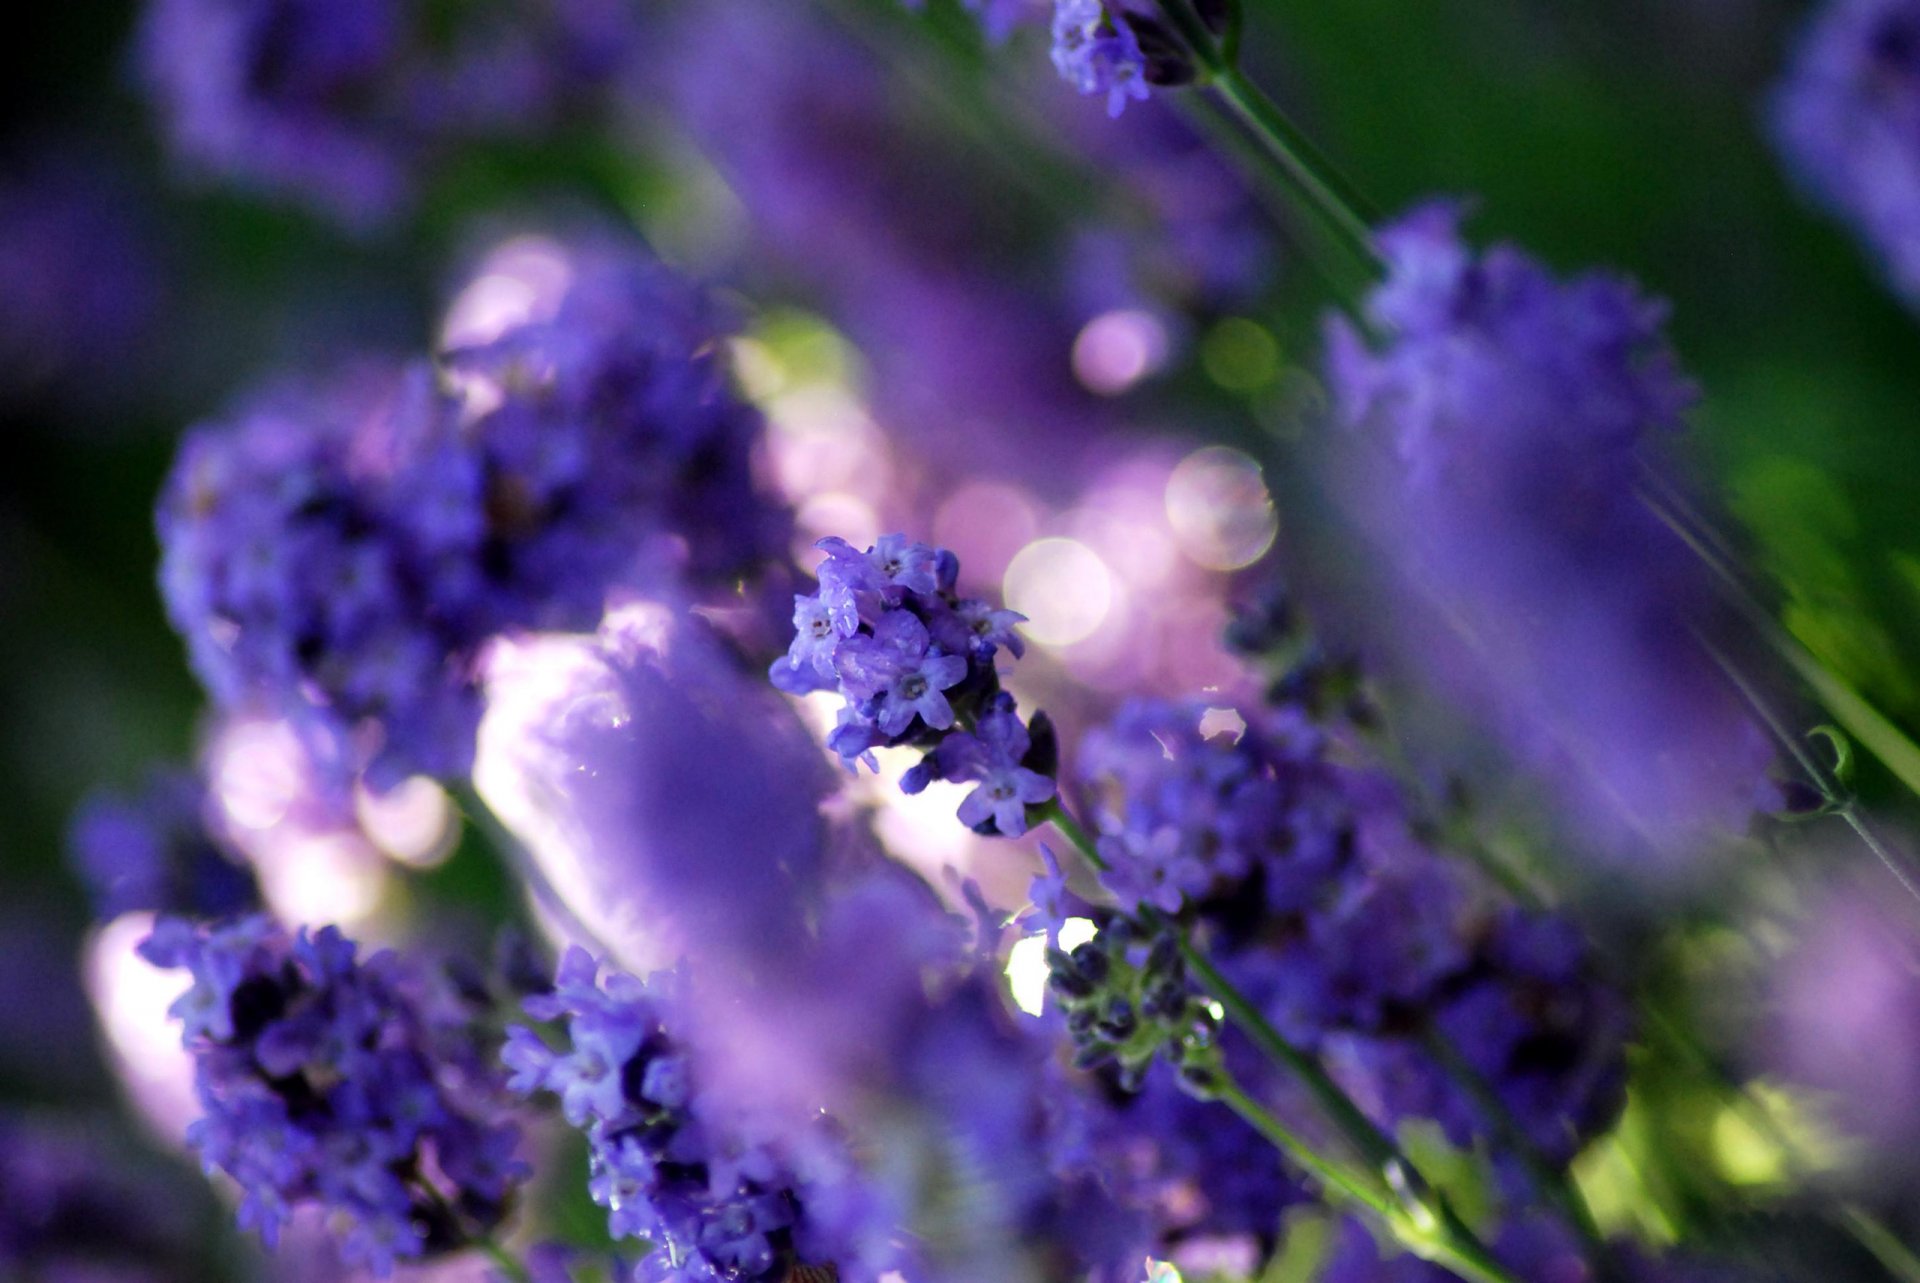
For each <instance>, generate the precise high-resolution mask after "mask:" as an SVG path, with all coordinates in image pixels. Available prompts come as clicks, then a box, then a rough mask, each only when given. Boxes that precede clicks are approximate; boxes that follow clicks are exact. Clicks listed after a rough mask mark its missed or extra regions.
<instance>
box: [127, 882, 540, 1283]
mask: <svg viewBox="0 0 1920 1283" xmlns="http://www.w3.org/2000/svg"><path fill="white" fill-rule="evenodd" d="M141 953H142V954H143V955H144V956H145V957H146V958H147V959H148V960H149V961H150V962H153V963H154V964H155V965H157V966H161V967H178V968H184V969H185V970H187V971H188V972H189V973H190V974H191V975H192V978H193V984H192V987H191V988H189V989H188V990H187V992H186V993H185V994H184V995H183V996H182V997H181V998H180V999H179V1001H177V1002H176V1003H175V1004H174V1005H173V1008H172V1011H171V1014H172V1015H173V1016H174V1017H175V1018H177V1019H178V1020H179V1021H180V1022H181V1026H182V1041H183V1043H184V1044H185V1046H186V1048H187V1049H188V1050H189V1051H190V1052H192V1053H193V1059H194V1085H195V1089H196V1092H197V1094H198V1097H199V1101H200V1105H201V1108H202V1109H203V1110H204V1111H205V1115H204V1117H202V1118H201V1119H200V1121H198V1122H196V1123H195V1124H193V1126H192V1127H191V1128H190V1129H189V1131H188V1134H187V1138H188V1141H189V1143H191V1144H192V1146H193V1147H194V1148H195V1149H196V1150H198V1151H199V1153H200V1156H201V1159H202V1160H203V1161H204V1162H205V1164H206V1166H207V1169H208V1170H209V1171H210V1172H211V1171H215V1170H218V1171H221V1172H224V1173H225V1174H226V1175H227V1176H228V1177H230V1178H231V1179H232V1180H233V1181H234V1182H235V1184H237V1185H238V1186H239V1189H240V1193H241V1195H242V1201H241V1204H240V1223H241V1225H242V1226H243V1227H251V1228H253V1229H254V1230H256V1231H257V1232H258V1233H259V1234H260V1236H261V1238H262V1239H264V1240H265V1241H266V1242H267V1244H268V1245H269V1246H272V1245H273V1244H275V1243H276V1242H277V1241H278V1239H279V1236H280V1232H281V1230H282V1228H283V1227H284V1226H285V1225H286V1224H287V1223H288V1222H289V1220H290V1219H291V1218H292V1217H293V1215H294V1213H295V1211H296V1209H298V1208H300V1207H302V1206H308V1205H312V1206H317V1207H319V1208H321V1209H322V1210H324V1211H325V1212H326V1213H327V1214H328V1215H329V1216H330V1217H332V1218H333V1219H334V1220H335V1221H336V1222H338V1223H340V1224H342V1225H343V1226H344V1227H345V1228H344V1233H343V1234H342V1236H341V1239H340V1243H341V1253H342V1256H343V1257H344V1258H345V1259H346V1260H347V1261H348V1262H349V1263H350V1264H357V1265H362V1266H365V1267H366V1268H367V1269H369V1270H370V1271H372V1272H373V1273H375V1274H382V1275H384V1274H386V1273H387V1272H389V1271H390V1270H391V1269H392V1268H393V1266H394V1265H395V1264H396V1263H397V1262H401V1261H411V1260H418V1259H421V1258H424V1257H429V1256H433V1255H436V1254H439V1253H443V1252H448V1251H453V1250H457V1249H460V1248H463V1247H467V1246H471V1245H472V1244H473V1243H475V1242H478V1241H482V1240H483V1239H485V1238H486V1237H487V1236H488V1235H489V1234H490V1233H491V1232H492V1231H493V1229H494V1228H495V1227H496V1226H498V1225H499V1224H500V1222H501V1221H502V1220H503V1219H504V1218H505V1217H506V1214H507V1212H508V1210H509V1206H510V1204H511V1201H512V1196H513V1192H514V1190H515V1188H516V1187H517V1186H518V1184H519V1183H520V1182H521V1181H522V1180H523V1179H524V1178H525V1176H526V1174H527V1173H526V1170H525V1168H524V1167H523V1165H522V1164H521V1163H520V1162H519V1161H518V1160H517V1159H516V1157H515V1150H516V1147H517V1145H518V1139H519V1136H518V1131H517V1129H516V1128H515V1127H514V1126H513V1125H512V1124H511V1123H510V1122H507V1121H504V1120H503V1116H502V1114H501V1112H500V1105H499V1103H498V1102H499V1101H500V1100H501V1099H502V1097H501V1092H500V1084H499V1083H498V1082H497V1075H496V1071H495V1070H494V1069H493V1067H492V1063H491V1058H490V1056H489V1055H488V1054H487V1048H486V1043H485V1039H484V1037H483V1036H482V1035H481V1034H480V1033H479V1031H478V1028H477V1016H478V1014H479V1013H477V1012H474V1011H471V1010H468V1009H466V1008H465V1007H464V1006H463V1004H462V1003H461V1002H460V1001H459V1000H457V999H454V998H452V997H450V996H448V995H441V994H436V993H435V992H434V991H433V990H432V989H431V988H430V987H429V986H428V983H427V978H426V977H424V976H422V975H419V974H416V973H415V972H413V971H412V970H411V969H409V968H408V967H407V966H406V965H405V964H404V963H403V962H402V960H401V959H400V958H399V956H398V955H396V954H393V953H390V952H382V953H376V954H373V955H372V956H370V957H366V958H362V957H360V956H359V953H358V950H357V948H356V946H355V945H354V944H353V942H352V941H350V940H348V939H347V938H346V937H344V936H342V935H341V934H340V932H339V931H337V930H335V929H334V928H331V927H329V928H325V929H323V930H321V931H318V932H312V933H309V932H307V931H301V932H300V933H299V934H298V935H295V936H289V935H288V933H287V932H286V931H285V929H283V928H281V927H280V926H278V925H277V924H275V923H273V922H272V921H271V920H269V919H267V918H262V917H249V918H241V919H237V920H235V921H232V922H229V923H226V924H223V925H218V926H211V927H209V926H198V925H195V924H193V923H191V922H188V921H186V920H185V919H181V918H163V919H161V920H160V922H159V923H158V924H157V925H156V926H155V928H154V931H153V934H152V935H151V936H150V937H149V938H148V939H147V941H146V942H145V943H144V944H143V945H142V946H141Z"/></svg>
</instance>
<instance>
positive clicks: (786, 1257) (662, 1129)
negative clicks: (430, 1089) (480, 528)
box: [503, 948, 893, 1283]
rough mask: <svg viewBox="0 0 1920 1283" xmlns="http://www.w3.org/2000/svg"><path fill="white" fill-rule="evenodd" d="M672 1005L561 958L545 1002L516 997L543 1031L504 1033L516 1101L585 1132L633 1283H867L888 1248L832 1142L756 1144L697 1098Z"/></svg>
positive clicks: (729, 1117)
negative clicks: (637, 1253)
mask: <svg viewBox="0 0 1920 1283" xmlns="http://www.w3.org/2000/svg"><path fill="white" fill-rule="evenodd" d="M683 997H684V991H683V989H682V987H681V982H680V980H679V978H678V977H676V976H674V975H671V974H659V975H655V976H653V977H651V978H650V979H648V980H646V981H641V980H639V979H637V978H635V977H633V976H631V975H628V974H626V973H624V972H621V971H617V970H611V969H608V970H606V971H604V972H603V971H602V968H601V967H600V965H599V964H598V963H597V962H596V961H595V960H594V958H593V957H592V956H591V955H589V954H588V953H587V952H586V951H585V950H582V949H579V948H574V949H570V950H569V951H568V952H567V954H566V956H565V957H564V958H563V959H562V960H561V962H560V967H559V971H558V973H557V975H556V976H555V980H554V987H553V992H552V993H551V994H549V995H545V996H540V997H535V998H530V999H528V1000H527V1004H526V1009H527V1014H528V1015H530V1016H532V1017H534V1018H535V1019H536V1020H539V1021H542V1022H549V1025H550V1027H549V1028H548V1030H547V1031H546V1032H545V1033H544V1034H543V1033H540V1032H536V1031H535V1030H534V1029H532V1028H529V1027H527V1026H518V1027H515V1028H514V1029H512V1030H511V1031H509V1035H508V1043H507V1047H506V1051H505V1052H504V1054H503V1058H504V1060H505V1061H506V1063H507V1065H508V1067H509V1068H510V1069H512V1070H513V1080H512V1086H513V1089H514V1090H515V1091H518V1092H520V1093H522V1094H525V1095H533V1094H536V1093H541V1092H546V1093H550V1094H552V1095H555V1096H558V1097H559V1098H560V1102H561V1108H562V1110H563V1112H564V1113H565V1114H566V1117H567V1121H568V1122H570V1123H572V1124H573V1125H574V1126H575V1127H577V1128H579V1129H581V1130H582V1131H584V1132H585V1133H586V1136H587V1139H588V1142H589V1144H590V1146H591V1149H590V1163H591V1179H590V1181H589V1185H588V1189H589V1191H590V1192H591V1194H592V1196H593V1199H594V1201H595V1202H596V1203H598V1204H600V1205H601V1206H602V1207H604V1208H606V1209H607V1212H608V1228H609V1229H610V1231H611V1232H612V1234H613V1236H614V1237H615V1238H644V1239H647V1240H650V1241H651V1243H652V1244H653V1251H652V1252H651V1253H650V1254H649V1256H648V1257H647V1258H645V1259H644V1260H643V1261H642V1263H641V1265H640V1267H639V1268H638V1269H637V1270H636V1271H635V1273H634V1274H633V1276H632V1277H633V1278H634V1279H635V1280H653V1279H660V1280H668V1279H672V1280H679V1279H707V1280H730V1281H734V1283H778V1281H780V1280H786V1279H791V1278H796V1277H814V1276H815V1275H817V1274H819V1273H821V1272H825V1273H827V1275H828V1276H829V1277H838V1278H839V1279H842V1280H845V1281H846V1283H874V1281H875V1280H876V1279H877V1277H878V1275H879V1274H880V1273H881V1272H882V1271H884V1270H885V1269H887V1268H890V1267H891V1265H892V1264H893V1262H892V1261H891V1260H890V1259H889V1258H888V1257H887V1256H885V1255H881V1256H879V1257H878V1258H877V1259H876V1256H875V1254H876V1253H885V1251H886V1238H885V1235H884V1234H876V1233H875V1232H874V1230H873V1228H872V1227H871V1226H870V1225H867V1224H864V1223H863V1222H862V1217H861V1214H860V1212H859V1210H858V1209H860V1208H861V1207H862V1206H863V1202H862V1200H861V1199H860V1198H859V1197H858V1195H857V1192H856V1191H855V1189H854V1188H853V1186H854V1185H855V1184H857V1177H856V1175H855V1173H854V1172H853V1171H852V1170H851V1168H850V1167H849V1166H848V1165H847V1164H846V1161H845V1156H844V1154H843V1153H842V1152H841V1151H840V1149H839V1147H838V1145H837V1144H836V1143H835V1142H834V1141H833V1140H832V1138H830V1137H829V1136H827V1135H826V1134H825V1133H824V1132H821V1133H820V1134H818V1135H813V1134H809V1135H802V1136H798V1137H781V1138H779V1139H773V1138H771V1137H768V1138H761V1137H760V1136H758V1135H756V1130H757V1129H755V1128H754V1127H753V1126H752V1124H751V1122H750V1120H749V1119H748V1118H747V1117H746V1116H745V1115H744V1114H743V1113H742V1112H741V1111H739V1110H737V1109H735V1108H733V1107H731V1105H730V1102H729V1101H728V1100H727V1099H725V1098H723V1097H721V1096H720V1095H718V1094H716V1093H714V1092H712V1091H710V1090H709V1089H707V1087H706V1086H705V1085H704V1084H702V1083H701V1082H700V1080H699V1075H698V1073H697V1066H696V1064H695V1063H694V1058H693V1057H694V1053H693V1052H692V1050H690V1049H689V1048H688V1047H687V1046H685V1045H683V1044H682V1043H681V1042H680V1041H679V1039H678V1038H677V1037H676V1033H675V1024H676V1020H677V1018H678V1017H680V1016H681V1015H683V1014H685V1013H684V1012H683V1010H682V1002H683ZM821 1180H825V1181H831V1182H832V1183H833V1185H834V1186H835V1187H834V1188H827V1187H820V1188H817V1189H816V1182H817V1181H821ZM649 1262H650V1263H649Z"/></svg>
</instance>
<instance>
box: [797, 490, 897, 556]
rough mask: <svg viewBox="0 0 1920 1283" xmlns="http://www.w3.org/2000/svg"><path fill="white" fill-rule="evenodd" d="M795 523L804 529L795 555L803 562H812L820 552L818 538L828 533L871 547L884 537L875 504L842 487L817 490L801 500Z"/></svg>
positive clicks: (861, 545)
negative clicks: (819, 492) (821, 491)
mask: <svg viewBox="0 0 1920 1283" xmlns="http://www.w3.org/2000/svg"><path fill="white" fill-rule="evenodd" d="M794 524H795V525H796V526H798V527H799V531H800V534H799V537H798V538H797V539H796V540H795V543H796V544H797V545H798V546H797V547H796V548H795V549H794V557H795V559H796V560H798V561H799V562H800V563H801V564H802V565H810V564H811V562H812V559H813V558H817V557H818V556H819V555H820V554H819V553H818V552H817V551H815V550H814V546H813V545H814V541H815V540H818V539H822V538H825V537H826V536H828V535H839V536H840V537H841V538H842V539H845V540H846V541H847V542H848V543H850V544H852V545H853V546H854V547H856V548H866V547H870V546H871V545H872V544H873V542H874V541H875V540H876V539H878V538H879V537H880V515H879V514H878V513H876V512H875V511H874V510H873V505H872V504H870V503H868V502H867V501H866V500H865V499H862V498H860V497H859V496H858V495H851V494H845V493H843V492H840V491H833V492H830V493H828V494H817V495H814V496H813V497H812V498H811V499H808V500H807V501H806V502H805V503H803V504H801V505H800V510H799V511H798V512H797V513H795V514H794Z"/></svg>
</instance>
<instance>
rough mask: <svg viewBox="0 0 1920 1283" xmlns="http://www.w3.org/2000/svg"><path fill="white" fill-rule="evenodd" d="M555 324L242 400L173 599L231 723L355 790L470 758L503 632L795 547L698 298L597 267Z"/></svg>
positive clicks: (632, 258)
mask: <svg viewBox="0 0 1920 1283" xmlns="http://www.w3.org/2000/svg"><path fill="white" fill-rule="evenodd" d="M571 268H572V272H571V275H570V276H569V278H568V279H569V280H570V281H571V284H570V286H569V287H568V288H567V290H566V291H565V292H564V293H562V294H561V295H560V296H559V297H558V298H555V299H552V300H549V306H548V308H547V310H545V311H544V312H542V313H539V314H536V315H533V316H530V317H527V318H525V319H524V320H523V322H522V323H521V324H519V325H517V326H514V327H512V328H510V329H509V330H507V331H505V332H497V333H494V334H491V335H489V336H487V340H486V341H484V342H480V341H476V342H473V343H471V344H468V345H465V346H460V347H457V348H455V349H454V350H452V351H450V352H448V353H446V354H445V356H444V358H443V360H444V370H443V374H444V377H445V380H446V382H447V383H448V384H449V385H450V386H451V388H452V389H453V391H454V394H452V395H450V394H448V393H447V392H444V391H442V390H441V388H439V387H438V386H436V380H435V375H434V372H433V371H432V370H430V369H429V368H427V367H425V366H424V365H411V366H404V367H395V366H391V365H366V366H360V367H354V368H349V369H347V370H345V371H343V372H342V373H341V374H339V375H336V376H335V377H333V378H332V379H331V380H328V381H323V382H320V383H317V384H309V385H299V384H288V385H283V386H280V387H277V388H275V389H272V390H270V391H268V392H267V393H265V394H263V395H260V396H258V397H256V398H254V399H253V400H251V401H248V402H244V403H243V404H242V406H241V407H240V408H239V409H238V410H237V411H236V412H235V413H234V414H233V415H232V416H230V417H229V418H228V419H227V420H226V421H225V422H222V423H218V424H215V425H210V426H206V427H202V428H199V429H197V430H195V431H194V432H193V433H192V434H191V435H190V436H189V438H188V440H187V442H186V444H185V445H184V446H183V447H182V450H181V454H180V458H179V460H178V462H177V463H176V465H175V468H174V473H173V476H172V478H171V479H170V482H169V484H168V488H167V492H166V494H165V496H164V497H163V499H162V503H161V508H160V517H159V522H160V533H161V542H162V545H163V549H164V559H163V563H162V567H161V577H162V587H163V589H164V591H165V595H166V598H167V605H168V610H169V614H170V615H171V617H172V619H173V622H174V625H175V627H176V628H178V629H179V631H180V632H181V633H182V634H183V635H184V636H185V637H186V638H187V640H188V644H189V647H190V650H191V652H192V656H193V659H194V664H195V667H196V669H198V671H199V673H200V675H201V677H202V679H203V680H204V681H205V682H206V683H207V685H208V686H209V687H210V688H211V690H212V692H213V694H214V696H215V698H216V700H217V701H219V702H220V703H221V704H222V705H225V706H228V707H232V706H235V705H240V704H252V703H258V704H263V705H265V706H267V707H269V708H273V709H276V710H278V711H280V712H281V713H283V714H284V715H288V716H290V717H291V718H293V719H294V720H296V721H297V722H298V723H299V724H300V725H301V726H302V728H303V730H305V731H306V732H307V734H308V735H309V738H310V740H312V741H313V743H314V745H315V747H316V749H317V750H318V751H317V752H316V756H317V757H319V758H321V759H322V760H323V761H331V762H332V763H334V764H336V771H337V772H338V773H350V772H352V771H354V770H357V769H361V768H363V767H364V768H368V769H370V771H371V774H372V776H373V782H374V783H375V784H376V785H381V784H387V783H391V782H394V781H396V780H397V779H399V778H400V777H401V776H403V775H405V774H408V773H415V772H422V773H427V774H433V775H440V776H448V775H457V774H459V773H461V772H463V771H464V770H465V769H466V768H467V766H468V764H469V762H470V760H471V756H472V752H473V733H474V727H475V724H476V723H477V721H478V719H479V715H480V706H481V701H480V695H479V676H480V674H479V660H480V655H481V652H482V650H483V649H484V648H485V646H486V644H487V643H488V642H489V641H491V640H492V639H493V638H495V637H497V636H499V635H501V634H503V633H513V632H519V631H522V630H527V629H534V628H553V629H586V628H591V627H592V626H594V625H595V624H596V623H597V622H598V621H599V618H600V613H601V609H602V606H603V604H604V602H605V599H606V596H607V593H608V592H609V590H610V589H612V588H614V587H616V586H618V585H623V584H650V585H661V584H666V583H673V582H676V581H680V580H687V581H690V582H692V583H696V584H697V583H701V582H711V581H712V580H713V579H719V580H721V581H722V582H725V583H727V584H728V585H729V586H731V584H732V582H733V577H734V576H736V575H737V574H739V573H740V572H741V571H742V569H743V568H745V567H746V566H749V565H751V564H752V562H753V560H754V559H755V558H758V557H761V556H765V555H768V554H769V552H770V551H771V550H773V549H776V548H778V547H779V539H780V538H781V531H782V528H783V527H782V523H781V519H780V517H779V514H778V513H777V512H776V511H774V510H772V509H770V508H768V507H767V506H766V505H765V504H763V503H762V501H761V499H760V496H759V495H758V494H757V493H756V491H755V490H754V487H753V484H752V482H751V479H750V477H749V476H748V454H749V451H750V449H751V445H752V440H753V436H754V434H755V432H756V431H757V429H758V420H757V418H755V417H754V415H753V414H752V413H751V412H750V411H748V410H747V409H746V408H745V407H744V406H743V405H742V404H741V403H740V402H738V401H737V400H735V399H734V398H733V397H731V396H730V395H729V394H728V392H727V390H726V388H725V385H724V376H723V372H722V370H721V368H720V367H719V366H718V364H717V363H716V357H715V356H714V344H713V337H714V336H713V332H712V331H711V330H710V329H708V328H707V325H706V321H707V319H708V318H707V316H706V313H705V311H704V308H703V306H702V304H701V302H700V299H699V296H698V295H697V294H696V293H695V292H694V291H693V290H692V289H691V288H690V287H689V286H687V285H685V284H684V283H682V282H680V281H678V280H677V279H675V278H673V277H672V276H671V275H670V274H668V273H667V272H666V271H665V269H663V268H661V267H660V266H659V265H657V264H656V263H654V262H652V260H650V259H648V258H646V257H645V256H644V255H643V254H641V253H640V252H639V251H638V250H637V249H635V248H633V247H630V246H616V245H614V244H611V243H605V244H596V245H594V246H593V247H592V248H591V249H590V250H586V251H583V252H582V253H581V254H580V255H579V256H578V257H577V258H576V259H575V260H574V261H573V262H572V264H571Z"/></svg>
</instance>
